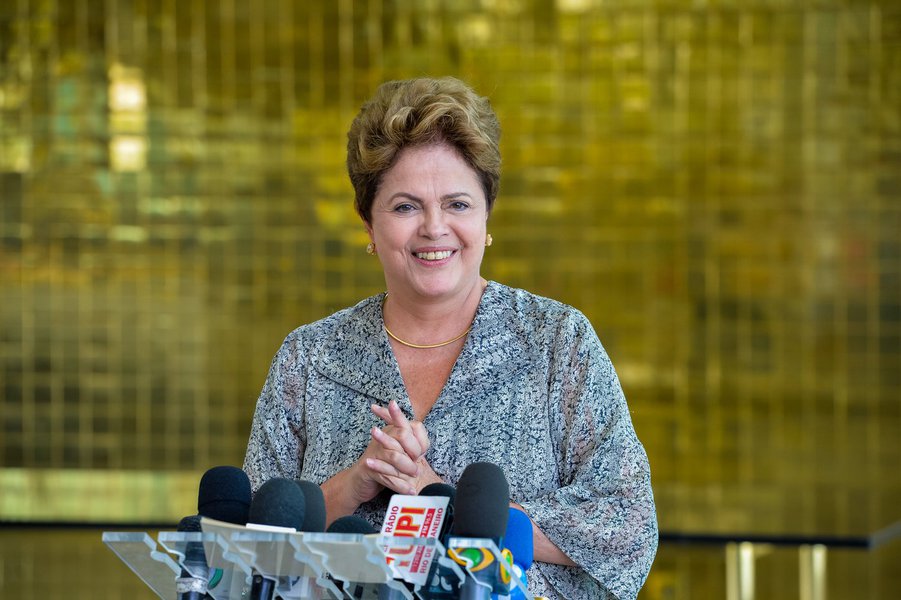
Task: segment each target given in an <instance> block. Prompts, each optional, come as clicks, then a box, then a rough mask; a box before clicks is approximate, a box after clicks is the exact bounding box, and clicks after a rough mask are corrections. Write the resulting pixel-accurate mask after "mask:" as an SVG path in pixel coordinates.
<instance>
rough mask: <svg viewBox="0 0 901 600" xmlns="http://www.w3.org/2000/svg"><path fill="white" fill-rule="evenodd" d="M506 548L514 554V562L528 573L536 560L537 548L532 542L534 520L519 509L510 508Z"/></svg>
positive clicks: (505, 537)
mask: <svg viewBox="0 0 901 600" xmlns="http://www.w3.org/2000/svg"><path fill="white" fill-rule="evenodd" d="M504 547H505V548H506V549H507V550H509V551H510V552H511V553H512V554H513V562H515V563H516V564H518V565H519V566H520V567H522V569H523V571H527V570H528V569H529V567H531V566H532V561H533V560H534V559H535V547H534V542H533V540H532V520H531V519H529V515H527V514H526V513H524V512H522V511H521V510H519V509H518V508H513V507H512V506H511V507H510V510H509V518H508V519H507V531H506V533H505V534H504Z"/></svg>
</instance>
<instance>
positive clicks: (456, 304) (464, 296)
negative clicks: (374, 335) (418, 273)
mask: <svg viewBox="0 0 901 600" xmlns="http://www.w3.org/2000/svg"><path fill="white" fill-rule="evenodd" d="M487 285H488V282H487V281H485V280H484V279H482V278H481V277H480V278H479V279H478V280H477V281H476V283H475V285H473V286H472V287H471V288H470V289H469V290H466V291H464V292H462V293H460V294H456V295H454V296H450V297H441V298H420V297H416V298H414V297H410V296H407V295H405V294H403V293H399V292H392V291H391V290H389V291H388V294H387V297H386V298H385V303H384V305H383V307H382V318H383V320H384V323H385V325H386V326H387V327H388V328H389V329H390V330H391V331H392V332H393V333H394V334H396V335H397V336H398V337H401V338H403V339H405V340H409V341H411V342H414V343H417V344H430V343H436V342H441V341H444V340H445V339H450V338H451V337H453V336H455V335H456V334H458V333H460V332H461V331H465V330H466V329H467V328H468V327H469V326H470V325H472V321H473V319H474V318H475V314H476V310H478V307H479V302H480V300H481V298H482V292H483V291H484V290H485V287H486V286H487ZM438 338H440V339H438Z"/></svg>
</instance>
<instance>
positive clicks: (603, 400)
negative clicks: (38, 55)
mask: <svg viewBox="0 0 901 600" xmlns="http://www.w3.org/2000/svg"><path fill="white" fill-rule="evenodd" d="M549 386H550V390H549V391H550V393H549V405H548V407H547V410H548V411H549V415H548V417H549V421H550V423H551V428H552V431H551V432H550V433H551V436H552V440H553V441H554V443H555V445H556V447H557V462H558V469H559V471H560V478H561V487H560V488H558V489H557V490H555V491H553V492H551V493H550V494H547V495H545V496H542V497H538V498H533V499H531V500H529V501H524V502H521V505H522V506H523V507H524V508H525V509H526V512H527V513H528V514H529V516H530V517H531V518H532V520H533V521H534V523H535V525H536V526H537V527H539V528H540V529H541V530H542V531H543V532H544V533H545V535H547V537H548V538H549V539H550V540H551V541H552V542H553V543H554V544H556V545H557V547H558V548H560V549H561V550H562V551H563V552H564V553H565V554H566V555H567V556H569V557H570V558H571V559H572V560H573V561H574V562H575V563H576V564H577V565H579V566H580V567H581V568H582V569H584V571H585V572H587V573H588V574H589V575H591V576H592V577H593V578H594V579H595V580H597V582H598V583H599V584H600V585H601V586H602V587H603V588H604V589H606V590H607V591H608V592H609V593H610V594H612V595H613V596H614V597H616V598H618V599H619V600H626V599H634V598H635V597H636V596H637V595H638V591H639V589H640V588H641V586H642V585H643V583H644V581H645V578H646V577H647V575H648V572H649V570H650V568H651V563H652V562H653V560H654V555H655V554H656V551H657V536H658V534H657V516H656V511H655V508H654V497H653V492H652V490H651V478H650V467H649V465H648V459H647V455H646V454H645V451H644V448H643V447H642V445H641V442H639V441H638V438H637V436H636V435H635V430H634V429H633V427H632V421H631V418H630V416H629V409H628V406H627V405H626V399H625V397H624V395H623V391H622V388H621V387H620V384H619V380H618V379H617V377H616V373H615V371H614V370H613V365H612V364H611V362H610V359H609V358H608V356H607V353H606V352H605V351H604V348H603V347H602V345H601V342H600V340H599V339H598V337H597V335H596V334H595V332H594V329H593V328H592V326H591V323H590V322H588V320H587V319H586V318H585V317H584V315H582V314H581V313H578V312H575V313H574V314H571V315H569V316H567V317H566V318H565V319H564V321H563V323H562V325H561V327H560V330H559V331H558V333H557V339H556V343H555V350H554V353H553V357H552V359H551V375H550V381H549ZM536 566H537V567H538V568H539V570H541V571H542V572H543V574H544V575H545V576H546V577H547V578H548V579H549V580H551V581H555V580H556V581H561V582H564V581H566V580H568V579H571V578H572V577H571V576H572V573H569V572H568V571H570V570H572V568H571V567H563V566H560V565H551V564H547V563H536ZM560 591H561V592H563V591H564V590H560Z"/></svg>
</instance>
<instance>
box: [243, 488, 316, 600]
mask: <svg viewBox="0 0 901 600" xmlns="http://www.w3.org/2000/svg"><path fill="white" fill-rule="evenodd" d="M305 512H306V499H305V498H304V492H303V490H302V489H301V487H300V486H299V485H298V484H297V482H295V481H293V480H291V479H284V478H282V477H275V478H273V479H270V480H269V481H267V482H266V483H264V484H263V485H261V486H260V489H258V490H257V493H256V494H255V495H254V497H253V500H252V501H251V503H250V510H249V511H248V513H247V525H248V527H251V528H252V527H253V525H269V526H275V527H286V528H290V529H293V530H295V531H300V530H301V528H302V527H303V522H304V518H305ZM276 583H277V582H276V581H275V580H274V579H271V578H269V577H266V576H264V575H262V574H261V573H257V572H256V570H254V571H253V573H252V579H251V584H250V597H251V599H252V600H271V598H272V596H273V594H274V593H275V585H276Z"/></svg>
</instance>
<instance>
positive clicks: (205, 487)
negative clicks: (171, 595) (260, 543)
mask: <svg viewBox="0 0 901 600" xmlns="http://www.w3.org/2000/svg"><path fill="white" fill-rule="evenodd" d="M249 507H250V480H249V479H248V478H247V474H246V473H245V472H244V471H242V470H241V469H239V468H237V467H231V466H220V467H213V468H211V469H209V470H207V471H206V472H205V473H204V474H203V476H202V477H201V478H200V486H199V489H198V492H197V514H196V515H192V516H190V517H185V518H184V519H182V520H181V522H180V523H179V524H178V527H177V531H180V532H194V531H202V529H201V526H200V518H201V517H209V518H211V519H216V520H219V521H227V522H229V523H237V524H240V525H243V524H245V523H246V522H247V510H248V508H249ZM185 565H187V566H189V567H190V571H189V570H187V569H184V568H183V569H182V571H181V573H180V575H179V577H178V578H177V579H176V589H177V591H178V594H179V595H178V597H179V599H180V600H198V599H201V598H212V596H210V594H209V593H208V585H209V581H210V569H209V566H208V565H207V562H206V554H205V553H204V551H203V544H202V543H199V542H188V543H187V545H186V546H185ZM192 573H193V575H192ZM195 575H197V576H195ZM204 575H205V577H203V576H204Z"/></svg>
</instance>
